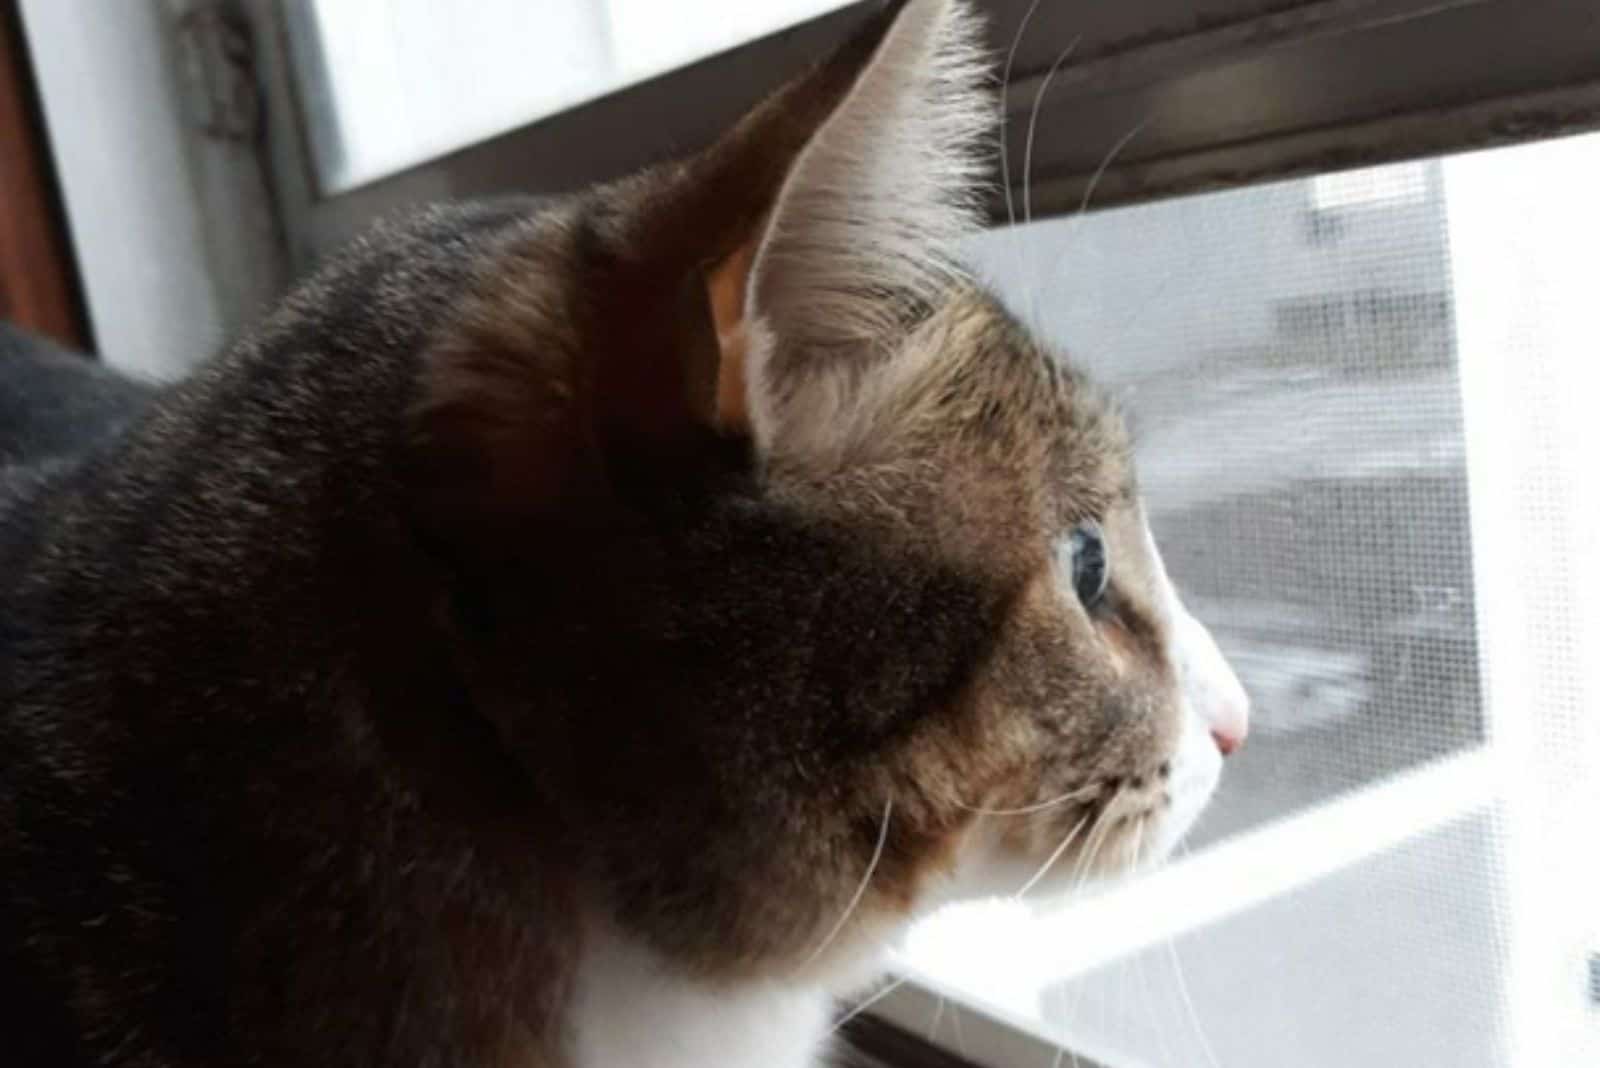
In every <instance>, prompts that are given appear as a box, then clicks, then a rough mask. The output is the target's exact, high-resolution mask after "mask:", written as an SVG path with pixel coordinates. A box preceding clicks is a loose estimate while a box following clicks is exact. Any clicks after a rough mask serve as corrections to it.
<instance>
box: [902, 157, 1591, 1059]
mask: <svg viewBox="0 0 1600 1068" xmlns="http://www.w3.org/2000/svg"><path fill="white" fill-rule="evenodd" d="M1596 173H1600V136H1591V137H1586V138H1577V139H1572V140H1568V141H1563V142H1552V143H1548V144H1543V145H1531V146H1524V147H1520V148H1514V149H1505V150H1500V151H1498V152H1493V153H1481V154H1476V155H1468V156H1461V157H1451V158H1448V159H1444V160H1435V161H1428V162H1423V163H1411V164H1404V165H1398V166H1393V167H1384V168H1376V169H1371V170H1367V171H1360V172H1354V173H1352V174H1348V175H1342V176H1337V178H1336V180H1335V177H1334V176H1329V177H1321V178H1307V179H1303V180H1295V181H1288V182H1282V183H1277V184H1273V185H1268V186H1261V187H1256V188H1251V189H1246V190H1240V191H1233V192H1227V193H1220V194H1211V195H1205V196H1197V197H1189V198H1184V199H1180V200H1174V201H1169V202H1165V203H1158V204H1150V205H1142V206H1137V207H1132V208H1127V209H1122V210H1117V211H1108V212H1102V213H1097V214H1095V215H1091V216H1085V217H1082V218H1074V219H1060V220H1052V221H1049V222H1044V223H1037V224H1029V225H1023V226H1019V227H1015V228H1012V229H1010V230H1003V231H996V232H993V233H989V234H985V235H983V237H982V238H981V239H980V240H978V241H977V243H976V244H975V246H974V247H973V249H972V250H971V254H972V258H973V260H974V262H975V264H976V265H977V266H978V267H979V269H980V270H981V271H982V273H984V274H985V275H986V276H988V277H989V278H990V279H991V280H993V281H994V282H995V284H996V286H997V288H998V290H999V291H1000V292H1001V293H1002V295H1004V296H1005V297H1006V299H1007V300H1008V302H1009V303H1010V304H1011V305H1012V306H1013V308H1014V309H1015V310H1016V311H1017V312H1018V313H1019V314H1020V315H1022V316H1023V317H1024V318H1025V319H1027V320H1028V321H1029V322H1030V323H1031V324H1033V325H1034V327H1035V328H1036V329H1037V330H1039V331H1041V332H1042V333H1043V334H1045V335H1046V336H1048V337H1050V338H1052V339H1054V340H1055V341H1056V342H1058V343H1059V344H1060V345H1061V346H1062V347H1063V348H1064V349H1066V350H1067V351H1069V352H1070V354H1071V355H1072V357H1073V358H1074V359H1075V360H1076V361H1077V362H1079V363H1080V364H1082V365H1084V366H1086V367H1088V368H1090V369H1092V370H1093V371H1094V372H1095V373H1096V374H1097V375H1098V376H1099V377H1100V378H1101V379H1102V380H1104V381H1107V382H1109V383H1111V384H1112V385H1113V386H1114V388H1115V389H1116V390H1118V391H1119V392H1120V393H1121V394H1122V396H1123V397H1124V398H1125V400H1126V404H1127V407H1128V409H1129V411H1130V414H1131V416H1132V419H1133V422H1134V424H1135V432H1136V435H1137V439H1138V452H1139V460H1140V465H1141V473H1142V477H1143V481H1144V485H1143V489H1144V495H1145V498H1146V503H1147V505H1148V507H1149V510H1150V514H1151V521H1152V526H1153V528H1154V530H1155V534H1156V537H1157V540H1158V541H1159V542H1160V544H1161V546H1162V548H1163V552H1164V554H1165V555H1166V557H1167V561H1168V564H1169V567H1170V570H1171V571H1172V573H1173V576H1174V579H1175V580H1176V582H1177V584H1178V585H1179V586H1180V588H1182V589H1183V591H1184V592H1185V594H1186V598H1187V600H1188V601H1189V602H1190V605H1191V607H1192V608H1193V609H1194V610H1195V613H1196V614H1197V615H1198V616H1200V617H1201V618H1202V619H1203V620H1204V621H1205V622H1206V623H1207V624H1208V625H1209V626H1210V627H1211V628H1212V629H1213V632H1214V633H1215V634H1216V636H1217V638H1218V641H1219V644H1220V645H1221V646H1222V647H1223V649H1224V651H1225V652H1226V653H1227V654H1228V655H1229V657H1230V658H1231V659H1232V661H1233V663H1234V664H1235V666H1236V667H1237V669H1238V671H1239V674H1240V676H1241V677H1242V679H1243V681H1244V683H1245V685H1246V688H1247V689H1248V690H1250V692H1251V695H1252V697H1253V699H1254V703H1255V720H1254V723H1253V730H1252V733H1251V737H1250V741H1249V744H1248V745H1247V746H1246V747H1245V748H1244V750H1243V751H1242V752H1241V753H1239V754H1237V755H1235V756H1233V757H1231V758H1229V761H1228V765H1227V768H1226V772H1225V774H1224V777H1223V784H1222V788H1221V791H1220V792H1219V795H1218V797H1217V799H1216V801H1215V803H1214V805H1213V807H1212V809H1211V810H1210V812H1209V813H1208V814H1207V815H1206V816H1205V817H1203V818H1202V820H1201V822H1200V824H1199V826H1198V827H1197V828H1196V830H1195V831H1194V833H1193V834H1192V835H1191V836H1190V839H1189V842H1188V845H1187V849H1186V851H1184V852H1181V853H1180V857H1179V859H1177V860H1176V861H1175V862H1174V863H1173V864H1172V865H1170V866H1169V867H1167V868H1166V869H1164V870H1162V871H1159V872H1155V873H1150V874H1146V875H1143V876H1140V877H1138V878H1137V879H1132V880H1127V881H1125V882H1124V883H1122V884H1121V885H1118V886H1115V887H1110V888H1100V889H1095V890H1090V891H1087V892H1085V893H1084V894H1083V895H1080V896H1079V897H1078V898H1077V899H1075V900H1074V901H1072V902H1070V903H1067V904H1065V905H1062V904H1056V905H1050V906H1040V907H1038V908H1033V909H1025V908H1024V907H1023V905H1022V904H1020V903H1018V902H1016V901H1000V902H990V903H985V904H981V905H976V906H964V907H959V908H954V909H950V910H946V911H945V912H944V913H941V914H939V915H937V916H935V917H933V918H932V919H930V920H929V921H927V922H925V923H923V924H922V925H920V926H919V927H917V928H915V929H913V931H912V932H911V933H910V934H909V936H908V937H907V939H906V941H905V944H904V947H903V952H902V957H901V959H902V962H903V963H904V964H905V971H906V973H907V974H908V975H909V976H910V977H911V978H912V979H914V980H918V981H919V982H920V983H921V984H922V987H923V988H924V989H929V990H938V991H941V992H942V993H943V995H944V996H943V997H940V998H938V999H937V1000H933V999H930V1000H929V1002H928V1004H929V1010H928V1017H929V1019H928V1021H927V1028H928V1030H929V1031H930V1032H931V1033H933V1034H934V1036H935V1038H936V1040H938V1041H940V1042H942V1043H944V1044H946V1045H950V1046H952V1047H957V1046H959V1045H960V1044H961V1039H960V1036H959V1034H957V1033H956V1031H955V1028H954V1025H955V1020H956V1019H957V1018H958V1017H957V1016H956V1015H955V1014H954V1013H953V1012H951V1011H949V1010H948V1004H947V1003H948V1002H954V1003H959V1004H963V1005H965V1006H968V1007H969V1008H975V1009H976V1010H978V1011H980V1012H983V1013H985V1014H987V1015H988V1016H989V1017H991V1018H992V1019H995V1020H1001V1021H1004V1022H1005V1023H1006V1024H1007V1026H1010V1027H1012V1028H1013V1029H1017V1030H1021V1031H1023V1032H1026V1033H1030V1034H1033V1035H1036V1036H1039V1037H1041V1038H1044V1039H1047V1040H1049V1041H1050V1042H1052V1043H1058V1044H1060V1046H1061V1052H1060V1054H1059V1057H1058V1058H1057V1059H1056V1064H1057V1065H1058V1066H1059V1065H1066V1064H1071V1063H1074V1059H1075V1057H1076V1056H1077V1055H1079V1054H1081V1055H1084V1056H1085V1057H1091V1058H1093V1059H1094V1061H1095V1062H1096V1063H1101V1064H1105V1065H1108V1066H1123V1065H1127V1066H1134V1065H1147V1066H1154V1065H1162V1066H1184V1068H1188V1066H1194V1065H1201V1066H1209V1068H1215V1066H1218V1065H1227V1066H1229V1068H1257V1066H1259V1068H1268V1066H1271V1068H1278V1066H1284V1065H1293V1066H1295V1068H1320V1066H1327V1068H1345V1066H1348V1065H1351V1064H1384V1065H1387V1064H1396V1065H1400V1064H1403V1065H1422V1064H1426V1065H1435V1064H1439V1065H1444V1064H1448V1065H1452V1066H1484V1068H1491V1066H1493V1068H1501V1066H1510V1065H1523V1064H1539V1065H1541V1066H1543V1065H1551V1066H1557V1068H1579V1066H1586V1065H1590V1064H1596V1063H1600V998H1597V997H1596V996H1595V995H1594V994H1593V989H1594V988H1593V975H1594V974H1596V973H1600V906H1597V905H1596V904H1595V902H1597V901H1600V853H1597V851H1595V850H1593V849H1590V848H1588V846H1587V844H1580V843H1588V842H1592V841H1593V827H1592V821H1593V819H1594V818H1595V815H1596V814H1597V813H1600V666H1597V665H1600V659H1597V658H1596V657H1595V656H1594V655H1593V652H1592V650H1593V649H1595V648H1600V487H1597V485H1596V483H1595V482H1594V480H1593V478H1592V472H1591V467H1590V465H1591V463H1592V459H1591V458H1592V456H1594V455H1600V420H1596V419H1594V417H1593V412H1594V411H1595V410H1597V406H1600V362H1597V361H1596V360H1595V358H1594V357H1595V355H1596V354H1597V353H1600V344H1597V342H1596V338H1600V304H1597V303H1596V302H1595V301H1594V300H1593V299H1592V294H1590V293H1589V291H1588V289H1587V288H1586V285H1587V283H1586V280H1587V279H1589V278H1591V277H1592V272H1590V270H1589V267H1588V264H1589V263H1590V262H1591V261H1592V255H1593V248H1594V244H1595V242H1596V241H1600V207H1597V206H1596V203H1595V201H1594V198H1593V196H1592V192H1588V191H1586V190H1588V189H1589V185H1587V184H1586V183H1592V180H1593V176H1594V175H1595V174H1596ZM905 1004H912V1005H919V1004H920V1002H917V1001H916V999H915V998H913V999H912V1001H911V1002H904V1001H903V1000H902V1003H901V1005H900V1007H899V1008H897V1009H896V1016H895V1018H896V1019H897V1020H898V1021H899V1022H901V1023H906V1022H908V1021H907V1019H906V1014H905V1012H904V1011H903V1009H904V1005H905ZM919 1011H920V1010H919ZM972 1030H973V1029H972V1028H970V1027H969V1033H972ZM968 1052H970V1053H973V1054H974V1056H975V1057H977V1059H980V1060H982V1059H983V1051H982V1050H976V1051H974V1050H969V1051H968ZM1052 1055H1053V1054H1052ZM1049 1060H1050V1057H1049V1056H1046V1057H1045V1058H1044V1061H1043V1062H1042V1063H1044V1064H1048V1063H1049Z"/></svg>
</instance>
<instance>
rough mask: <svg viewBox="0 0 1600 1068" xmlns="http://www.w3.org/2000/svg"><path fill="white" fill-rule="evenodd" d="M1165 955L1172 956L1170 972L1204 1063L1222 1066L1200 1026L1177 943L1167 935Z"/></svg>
mask: <svg viewBox="0 0 1600 1068" xmlns="http://www.w3.org/2000/svg"><path fill="white" fill-rule="evenodd" d="M1167 955H1168V956H1169V957H1171V958H1172V974H1173V975H1174V976H1176V977H1177V980H1178V995H1179V996H1180V997H1181V998H1182V999H1183V1008H1184V1011H1185V1012H1187V1013H1188V1014H1189V1023H1190V1024H1191V1025H1193V1027H1194V1034H1195V1037H1196V1038H1198V1039H1199V1040H1200V1050H1201V1052H1202V1053H1204V1054H1205V1055H1206V1064H1208V1065H1210V1068H1222V1064H1221V1062H1219V1061H1218V1060H1217V1054H1216V1051H1215V1050H1213V1049H1212V1048H1211V1041H1210V1040H1209V1039H1208V1038H1206V1030H1205V1028H1204V1027H1202V1026H1200V1013H1199V1012H1197V1011H1196V1010H1195V1007H1194V998H1193V997H1191V996H1190V994H1189V981H1188V980H1187V979H1185V978H1184V975H1183V963H1182V962H1181V961H1180V960H1179V959H1178V944H1177V943H1176V942H1175V941H1173V939H1172V936H1171V935H1168V936H1167Z"/></svg>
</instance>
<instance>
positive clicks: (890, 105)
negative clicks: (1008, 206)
mask: <svg viewBox="0 0 1600 1068" xmlns="http://www.w3.org/2000/svg"><path fill="white" fill-rule="evenodd" d="M981 40H982V36H981V32H980V27H979V23H978V20H977V18H976V17H975V16H974V15H973V14H972V12H971V10H970V9H969V8H968V6H967V5H966V3H965V2H962V0H912V2H910V3H908V4H906V5H905V8H904V10H903V11H902V12H901V13H900V15H899V17H898V18H897V19H896V21H895V23H894V25H893V26H892V27H891V28H890V30H889V32H888V33H887V34H886V35H885V37H884V39H883V41H882V42H881V43H880V44H879V46H878V49H877V52H876V53H875V54H874V56H873V58H872V60H871V61H870V63H869V64H868V66H867V68H866V70H865V71H863V72H862V74H861V76H860V78H859V79H858V80H857V82H856V84H855V86H854V87H853V88H852V89H851V91H850V93H849V94H848V95H847V96H846V97H845V99H844V101H843V102H842V103H841V104H840V105H839V107H838V109H837V110H836V111H835V112H834V114H833V115H832V116H831V117H830V118H829V119H828V121H827V122H826V123H824V124H823V126H822V128H821V129H820V130H819V131H818V132H817V134H816V136H815V137H814V138H813V139H812V141H811V143H810V144H809V145H808V146H807V147H806V149H805V151H804V152H802V153H801V155H800V157H799V159H798V160H797V161H796V162H795V165H794V168H793V169H792V171H791V172H790V174H789V177H788V180H787V181H786V182H785V183H784V186H783V189H782V192H781V193H780V194H779V199H778V205H777V208H776V210H775V212H774V215H773V219H772V222H771V227H770V230H769V232H768V235H767V239H766V241H765V242H764V244H763V246H762V248H761V252H760V255H759V258H758V260H757V263H756V267H755V276H754V280H753V297H754V304H755V307H756V309H757V312H758V314H760V315H761V316H763V317H764V318H768V319H771V320H773V321H774V322H773V324H772V325H773V326H774V327H776V328H777V329H779V330H780V332H786V333H791V334H797V335H798V336H797V337H796V340H804V341H806V342H808V343H813V344H823V345H826V346H830V347H832V346H837V345H853V344H859V343H868V344H870V343H872V342H875V341H877V340H879V339H881V338H882V337H883V336H885V334H886V333H888V332H892V331H893V330H894V328H895V327H897V326H900V325H903V319H901V317H899V316H898V315H896V312H897V310H899V309H898V308H897V305H900V306H903V305H905V304H906V303H917V302H920V303H924V304H926V303H933V302H935V301H936V300H937V298H938V296H939V294H940V293H941V292H943V291H944V290H945V288H946V287H947V286H948V285H949V283H950V281H951V280H952V278H956V277H960V276H961V274H962V272H961V270H960V268H959V266H958V263H957V259H956V252H957V246H958V245H959V244H960V242H961V241H962V239H964V238H966V237H967V236H969V235H970V234H972V233H973V232H974V231H975V230H977V229H978V227H979V225H980V223H981V218H982V215H981V207H982V193H983V192H984V191H985V188H986V182H987V180H988V178H989V175H988V162H987V156H986V151H985V149H986V144H985V142H986V138H987V135H988V134H989V133H990V132H991V131H992V129H993V125H994V121H995V120H994V111H993V108H992V106H991V105H992V100H991V97H990V94H989V92H988V90H987V88H986V87H987V84H988V82H989V65H988V63H987V61H986V60H987V57H986V54H985V53H984V51H983V49H982V46H981V43H980V42H981ZM886 294H887V295H891V296H892V297H894V298H896V299H893V300H889V301H884V300H875V299H870V298H871V297H874V296H883V295H886Z"/></svg>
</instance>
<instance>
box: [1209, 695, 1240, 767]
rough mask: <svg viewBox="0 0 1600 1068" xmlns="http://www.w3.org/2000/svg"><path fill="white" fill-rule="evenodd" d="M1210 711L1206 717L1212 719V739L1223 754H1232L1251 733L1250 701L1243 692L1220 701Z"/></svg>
mask: <svg viewBox="0 0 1600 1068" xmlns="http://www.w3.org/2000/svg"><path fill="white" fill-rule="evenodd" d="M1209 711H1210V715H1208V716H1207V717H1206V718H1207V719H1208V720H1210V726H1211V740H1212V741H1214V742H1216V743H1217V749H1218V750H1220V751H1221V753H1222V755H1223V756H1231V755H1232V754H1233V753H1235V752H1237V751H1238V749H1239V747H1240V746H1242V745H1244V739H1245V735H1247V734H1249V733H1250V701H1249V699H1248V698H1246V697H1245V696H1244V694H1243V693H1242V692H1241V693H1239V694H1238V695H1236V696H1232V699H1229V700H1222V701H1218V702H1217V703H1216V704H1214V705H1213V706H1212V707H1211V709H1210V710H1209Z"/></svg>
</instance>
